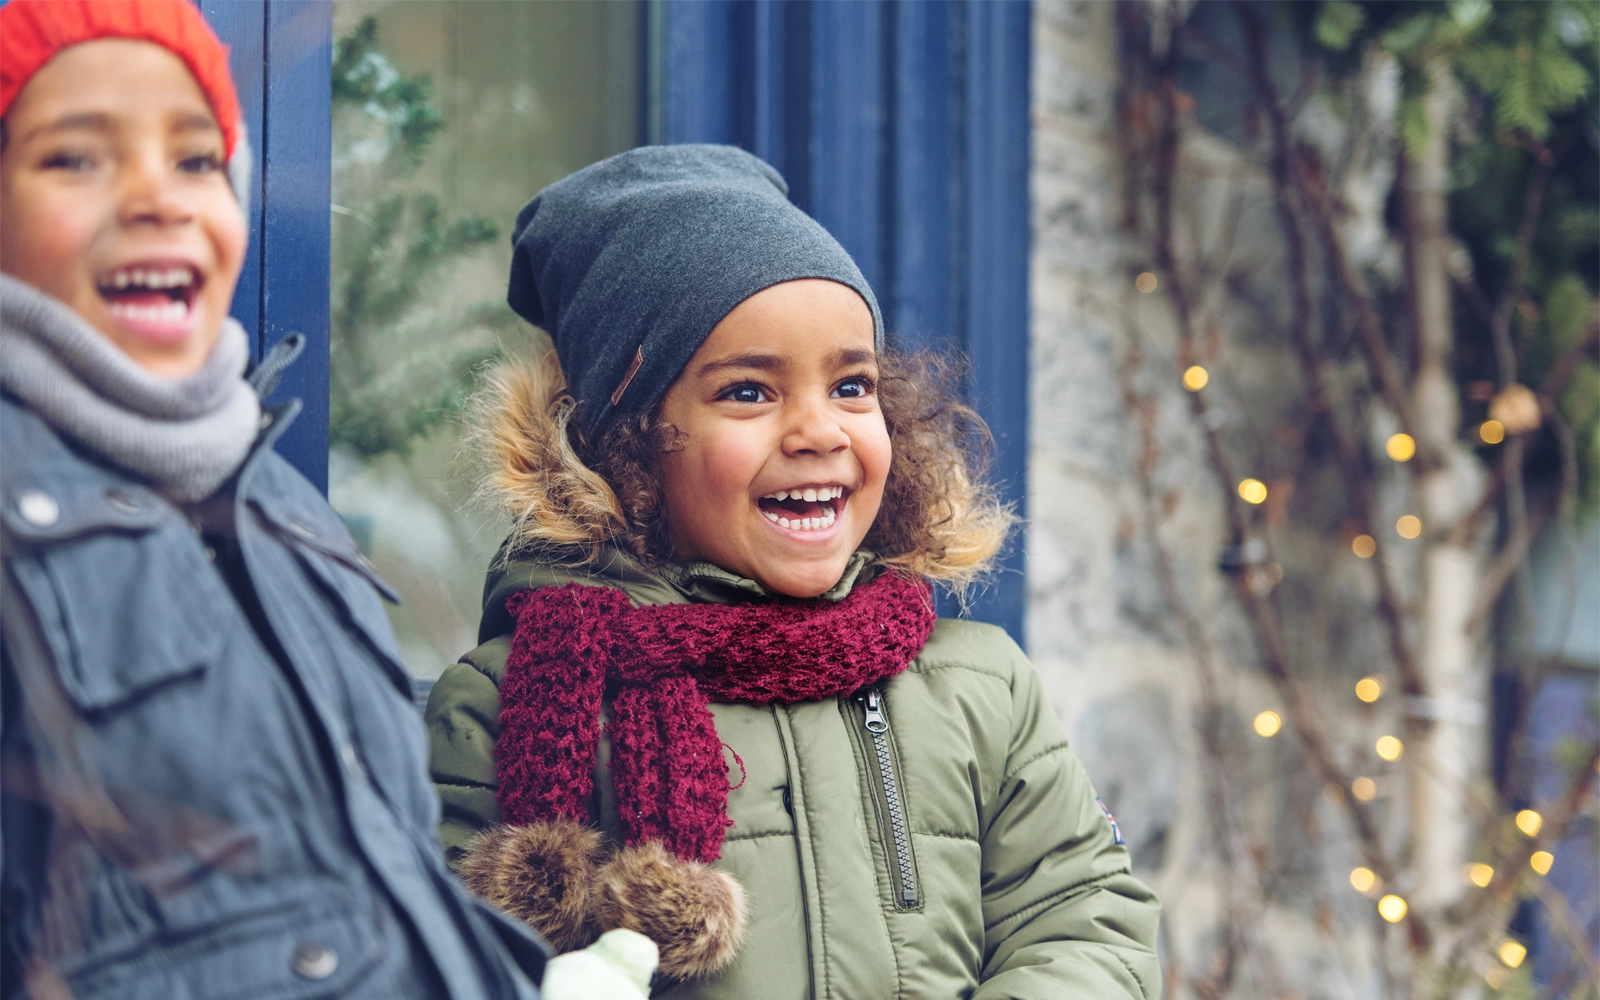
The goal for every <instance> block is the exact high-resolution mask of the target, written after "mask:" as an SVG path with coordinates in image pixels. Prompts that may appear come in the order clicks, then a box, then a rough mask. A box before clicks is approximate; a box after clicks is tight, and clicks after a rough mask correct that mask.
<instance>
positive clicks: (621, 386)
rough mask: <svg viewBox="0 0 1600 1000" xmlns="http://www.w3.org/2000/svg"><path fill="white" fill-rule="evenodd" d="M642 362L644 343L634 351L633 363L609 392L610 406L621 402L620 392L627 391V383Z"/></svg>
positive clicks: (631, 379) (637, 372)
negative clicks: (615, 386) (611, 391)
mask: <svg viewBox="0 0 1600 1000" xmlns="http://www.w3.org/2000/svg"><path fill="white" fill-rule="evenodd" d="M642 364H644V345H642V344H641V345H640V346H639V349H638V350H637V351H635V352H634V355H633V364H631V365H629V366H628V374H626V375H624V376H622V381H621V382H618V383H617V388H616V391H615V392H613V393H612V394H611V405H612V406H616V405H617V404H618V403H620V402H622V394H623V393H625V392H627V391H628V383H629V382H632V381H633V377H634V376H635V375H637V374H639V366H640V365H642Z"/></svg>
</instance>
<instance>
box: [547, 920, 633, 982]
mask: <svg viewBox="0 0 1600 1000" xmlns="http://www.w3.org/2000/svg"><path fill="white" fill-rule="evenodd" d="M658 954H659V953H658V952H657V951H656V945H655V942H654V941H651V940H650V939H649V938H647V937H645V936H644V935H643V934H640V933H639V932H637V931H630V930H626V929H624V928H620V927H619V928H617V929H616V930H614V931H606V932H605V933H604V934H602V935H600V940H598V941H596V942H595V943H594V944H591V945H590V946H589V947H587V948H585V949H583V950H582V951H569V952H567V953H566V954H564V955H557V956H556V957H555V958H552V959H551V960H550V963H549V964H548V965H546V966H545V968H544V986H543V987H542V990H543V993H544V998H545V1000H647V998H648V997H649V996H650V976H651V975H652V974H653V973H654V972H655V971H656V959H657V957H658Z"/></svg>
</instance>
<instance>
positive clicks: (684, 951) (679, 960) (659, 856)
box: [457, 820, 749, 980]
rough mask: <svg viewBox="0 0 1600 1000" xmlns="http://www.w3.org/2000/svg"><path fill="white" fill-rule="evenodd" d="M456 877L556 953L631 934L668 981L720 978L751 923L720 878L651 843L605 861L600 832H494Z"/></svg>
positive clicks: (735, 888)
mask: <svg viewBox="0 0 1600 1000" xmlns="http://www.w3.org/2000/svg"><path fill="white" fill-rule="evenodd" d="M457 871H458V872H459V873H460V875H461V878H462V881H464V882H465V883H466V885H467V888H468V889H470V890H472V892H473V893H474V894H476V895H478V896H480V897H482V898H483V899H486V900H488V901H489V902H491V903H493V904H494V905H496V906H498V907H500V908H501V909H502V910H504V911H506V912H507V913H509V914H511V915H512V916H514V917H516V918H518V919H519V920H522V921H523V922H525V923H527V924H528V925H529V926H530V927H532V928H533V929H534V930H536V931H538V932H539V933H540V934H541V935H543V937H544V938H545V940H547V941H549V942H550V944H551V946H552V947H554V948H555V949H556V950H557V951H560V952H567V951H575V950H577V949H579V948H584V947H587V946H588V945H589V944H592V943H593V942H594V941H595V940H596V939H597V938H599V936H600V935H601V934H603V933H604V932H606V931H609V930H613V929H615V928H618V927H624V928H627V929H628V930H633V931H638V932H639V933H641V934H643V935H645V936H646V937H648V938H650V940H652V941H654V942H655V944H656V947H658V948H659V949H660V950H661V963H660V966H659V968H660V971H661V974H662V975H664V976H670V977H672V978H673V979H679V980H684V979H698V978H702V977H705V976H710V975H714V974H716V973H718V972H721V971H722V970H723V969H726V968H727V967H728V966H729V965H731V964H732V963H733V960H734V958H735V957H736V956H737V955H738V952H739V947H740V945H741V944H742V943H743V941H744V936H745V931H746V928H747V925H748V922H749V907H748V905H747V903H746V899H745V892H744V887H743V886H741V885H740V884H739V882H738V880H737V879H735V878H734V877H733V876H731V875H729V874H727V873H726V872H720V871H717V870H716V869H714V868H712V867H711V866H710V865H705V864H701V863H699V862H695V861H684V860H682V859H680V858H677V857H674V856H673V855H672V854H670V853H668V852H667V850H666V848H664V847H662V846H661V844H659V843H654V842H651V843H647V844H643V845H640V846H638V847H624V848H620V849H617V850H614V851H610V852H607V851H606V850H605V849H604V847H603V846H602V844H601V840H600V834H599V833H598V832H597V831H595V830H593V829H591V828H589V827H587V826H584V825H583V824H580V823H575V822H572V821H570V820H558V821H555V822H548V823H532V824H529V825H527V826H496V827H491V828H490V829H488V830H486V831H484V832H483V833H481V834H479V835H478V837H477V838H476V839H474V840H473V841H472V842H471V843H470V844H468V845H467V851H466V854H465V855H464V856H463V857H462V859H461V861H460V862H459V864H458V866H457Z"/></svg>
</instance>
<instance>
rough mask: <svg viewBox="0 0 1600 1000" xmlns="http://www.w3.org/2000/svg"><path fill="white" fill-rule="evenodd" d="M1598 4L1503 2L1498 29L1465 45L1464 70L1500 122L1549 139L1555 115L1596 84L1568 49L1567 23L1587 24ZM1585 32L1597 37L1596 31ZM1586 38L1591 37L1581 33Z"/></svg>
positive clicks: (1499, 125) (1461, 62) (1500, 126)
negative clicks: (1585, 18)
mask: <svg viewBox="0 0 1600 1000" xmlns="http://www.w3.org/2000/svg"><path fill="white" fill-rule="evenodd" d="M1593 10H1594V8H1593V5H1592V4H1590V3H1584V4H1582V5H1581V7H1578V8H1574V7H1573V6H1572V5H1569V4H1565V3H1510V4H1505V3H1503V4H1501V5H1499V9H1498V10H1496V12H1495V17H1494V23H1493V28H1492V30H1489V31H1486V32H1484V33H1483V35H1482V36H1481V37H1478V38H1475V39H1474V40H1473V43H1472V44H1469V45H1464V46H1462V47H1461V50H1460V52H1459V56H1458V59H1457V62H1458V65H1459V67H1460V69H1461V72H1462V73H1463V74H1464V75H1465V76H1466V77H1467V78H1468V79H1470V80H1471V81H1473V82H1474V83H1476V84H1477V85H1478V86H1479V87H1481V88H1482V89H1483V91H1484V93H1485V94H1487V95H1488V96H1489V99H1490V102H1491V104H1492V106H1493V108H1494V122H1495V126H1496V127H1497V128H1498V129H1500V130H1502V131H1505V132H1521V133H1524V134H1525V135H1527V136H1529V137H1531V138H1533V139H1537V140H1543V139H1545V138H1548V137H1549V135H1550V117H1551V115H1553V114H1556V113H1558V112H1562V111H1566V110H1568V109H1570V108H1571V107H1573V106H1574V105H1575V104H1577V103H1578V101H1579V100H1581V99H1582V98H1583V97H1584V96H1585V95H1587V94H1588V93H1589V91H1590V89H1591V87H1592V86H1593V81H1592V80H1591V79H1590V77H1589V74H1588V72H1587V71H1586V70H1585V68H1584V66H1583V65H1582V64H1581V63H1579V62H1578V60H1577V59H1576V58H1574V57H1573V55H1572V53H1571V52H1570V51H1568V43H1567V41H1566V39H1564V38H1563V37H1562V36H1563V27H1566V28H1567V30H1568V32H1569V33H1570V32H1571V30H1572V26H1583V27H1585V28H1587V26H1588V25H1587V21H1585V20H1584V16H1587V17H1589V18H1592V17H1593ZM1584 34H1587V35H1589V36H1590V37H1592V34H1593V33H1592V31H1588V30H1586V31H1585V32H1584ZM1576 40H1579V41H1580V42H1581V41H1585V40H1587V39H1584V38H1582V37H1581V36H1579V38H1578V39H1576Z"/></svg>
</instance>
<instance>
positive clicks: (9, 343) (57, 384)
mask: <svg viewBox="0 0 1600 1000" xmlns="http://www.w3.org/2000/svg"><path fill="white" fill-rule="evenodd" d="M249 358H250V347H249V343H248V341H247V340H246V338H245V332H244V329H243V328H242V327H241V326H239V324H238V323H237V322H236V321H234V320H233V319H231V318H230V319H227V320H225V321H224V322H223V326H222V335H221V337H219V338H218V340H217V346H216V348H215V349H213V350H212V352H211V357H210V358H209V359H207V361H206V364H205V367H203V368H201V369H200V370H199V371H198V372H196V373H195V374H193V375H191V376H189V377H188V378H184V379H166V378H160V377H158V376H155V375H151V374H150V373H149V372H146V371H145V370H144V369H143V368H140V367H139V366H138V365H137V364H135V363H134V362H133V360H132V359H130V358H129V357H128V356H127V355H125V354H123V353H122V352H121V351H119V350H118V349H117V348H116V347H115V346H114V345H113V344H112V343H111V342H110V341H109V340H107V339H106V338H105V336H104V335H102V334H100V333H99V332H98V331H96V330H95V329H94V328H93V327H91V326H90V325H89V324H88V323H86V322H84V320H83V319H82V318H81V317H80V316H78V314H77V313H75V312H73V311H72V310H70V309H68V308H67V307H66V306H65V305H63V304H62V303H61V302H59V301H57V300H56V299H53V298H51V297H50V296H48V295H45V294H44V293H43V292H40V291H39V290H38V289H35V288H33V287H31V286H29V285H25V284H23V283H22V282H20V281H17V280H16V279H15V278H11V277H7V276H6V275H0V386H4V387H5V390H6V391H7V392H9V393H11V394H12V395H14V396H16V397H18V398H19V399H21V400H22V401H23V402H24V403H26V404H27V405H28V406H29V408H31V409H32V410H33V411H34V412H35V413H37V414H39V416H41V417H43V418H44V419H45V421H47V422H48V423H49V424H50V426H52V427H54V428H55V430H56V432H57V433H59V434H61V435H62V436H63V437H66V438H69V439H71V440H72V441H74V442H76V443H77V444H79V445H81V446H83V447H84V448H86V449H88V450H89V451H91V452H93V453H94V454H96V455H98V456H100V457H101V458H103V459H105V460H107V461H108V462H110V463H112V464H113V465H116V466H119V467H121V468H123V469H126V470H127V471H129V472H132V473H134V474H135V475H138V476H140V477H142V478H144V479H147V480H149V481H150V482H151V483H152V484H153V485H154V486H155V487H156V489H158V490H160V491H161V492H162V493H164V494H166V495H167V496H168V497H170V498H172V499H173V500H178V501H194V500H201V499H204V498H205V497H208V496H210V495H211V494H212V493H214V492H216V489H217V487H218V486H220V485H222V482H223V480H225V479H227V478H228V476H230V475H232V474H233V471H234V470H235V469H237V468H238V467H239V463H240V462H242V461H244V457H245V455H246V454H248V453H249V451H250V446H251V444H253V443H254V442H255V438H256V434H257V432H258V431H259V430H260V425H261V401H260V400H259V399H258V398H257V397H256V394H255V391H254V390H253V389H251V388H250V384H249V383H248V382H246V381H245V380H244V378H243V375H244V369H245V365H246V363H248V361H249Z"/></svg>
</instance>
